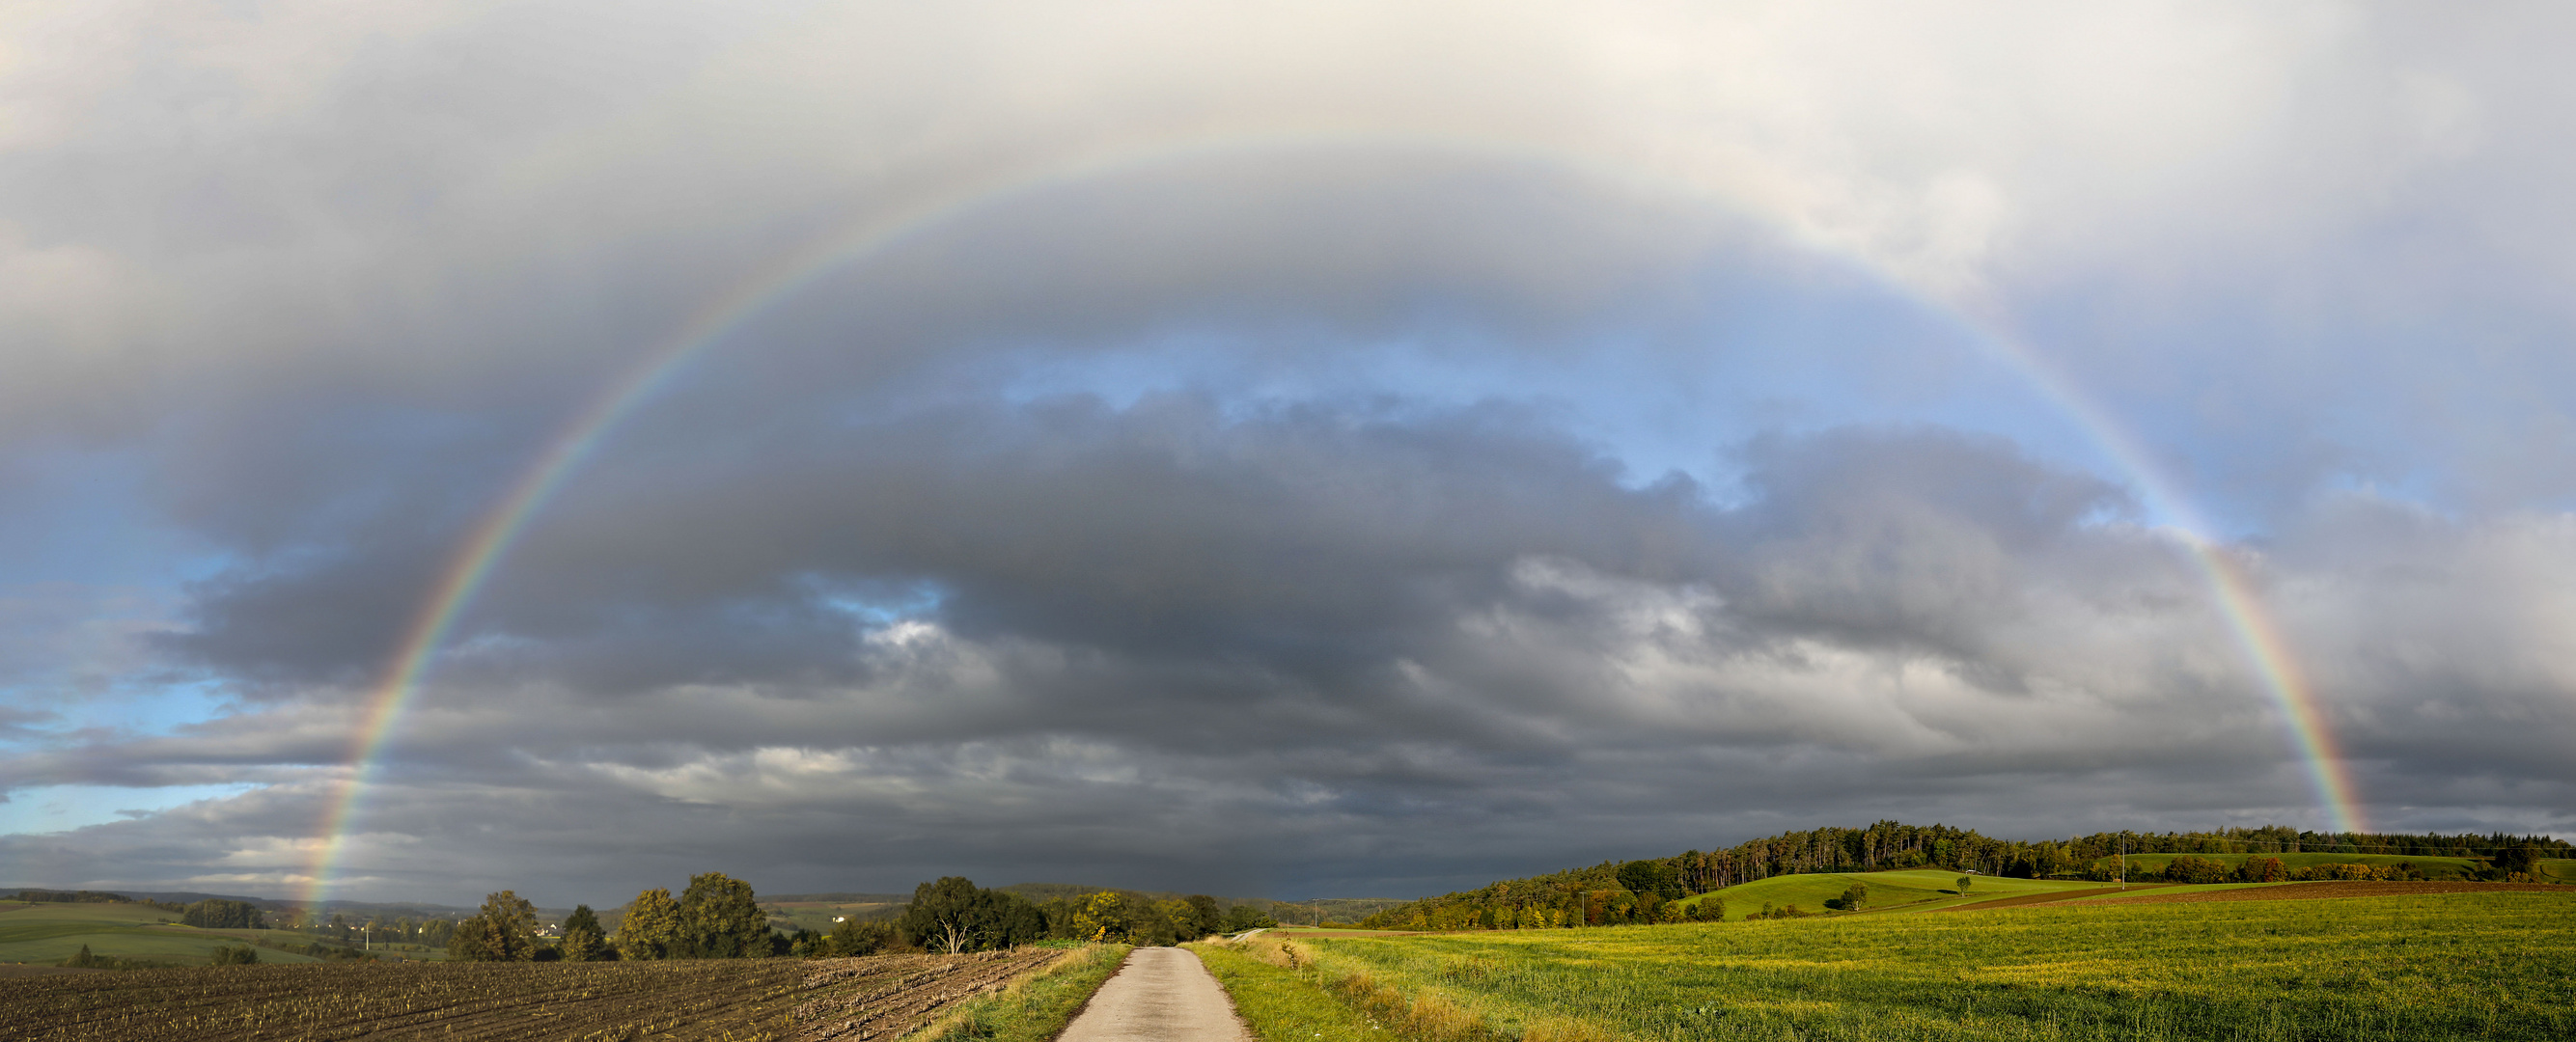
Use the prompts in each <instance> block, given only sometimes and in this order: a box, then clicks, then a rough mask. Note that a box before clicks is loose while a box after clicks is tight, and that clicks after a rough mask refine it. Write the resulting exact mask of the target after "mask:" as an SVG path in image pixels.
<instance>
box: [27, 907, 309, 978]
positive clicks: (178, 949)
mask: <svg viewBox="0 0 2576 1042" xmlns="http://www.w3.org/2000/svg"><path fill="white" fill-rule="evenodd" d="M177 919H178V914H177V913H175V912H171V911H169V910H167V909H163V908H158V907H154V906H152V905H144V904H128V903H107V902H84V903H78V904H74V903H66V902H52V901H46V902H35V903H30V902H26V901H0V962H27V963H39V964H48V965H50V964H53V963H58V962H61V961H63V960H64V959H66V958H69V957H71V956H72V954H73V953H75V952H78V951H80V950H81V948H82V946H84V945H86V946H88V948H89V950H90V953H91V954H93V955H98V956H102V957H107V958H117V959H135V960H143V961H149V962H158V963H168V964H172V965H203V964H205V963H208V962H210V961H212V960H213V958H214V952H215V949H217V948H223V947H230V946H234V945H238V944H242V943H244V942H250V943H253V944H257V943H258V942H260V941H261V940H264V939H266V940H272V941H275V942H277V943H287V942H285V941H283V940H281V939H280V931H276V930H248V929H237V930H236V929H226V930H200V929H197V928H195V927H192V926H181V925H178V923H177V922H176V920H177ZM308 940H309V938H303V937H300V936H299V937H295V938H294V939H293V943H298V944H301V943H304V942H306V941H308ZM259 957H260V961H262V962H281V963H296V962H318V961H320V960H318V959H315V958H313V957H311V956H307V955H301V954H295V953H291V952H285V951H277V950H272V949H268V948H262V949H260V952H259Z"/></svg>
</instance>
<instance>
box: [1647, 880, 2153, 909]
mask: <svg viewBox="0 0 2576 1042" xmlns="http://www.w3.org/2000/svg"><path fill="white" fill-rule="evenodd" d="M1959 878H1960V873H1958V872H1953V871H1950V870H1948V869H1931V868H1917V869H1906V870H1902V871H1896V872H1851V873H1820V874H1816V875H1793V876H1772V877H1771V878H1769V879H1757V880H1755V881H1753V882H1750V883H1738V884H1736V885H1734V886H1730V887H1727V888H1725V889H1723V890H1713V891H1710V892H1708V893H1705V894H1701V895H1698V896H1696V897H1686V898H1683V899H1682V901H1681V903H1682V904H1684V905H1696V904H1698V903H1699V902H1701V901H1704V900H1710V899H1716V900H1722V901H1725V902H1726V918H1727V921H1729V922H1741V921H1742V920H1743V919H1744V917H1746V916H1748V915H1752V914H1755V913H1757V912H1760V911H1762V905H1763V903H1764V902H1766V901H1767V902H1769V903H1770V904H1771V906H1772V907H1773V908H1785V907H1787V906H1789V905H1796V906H1798V908H1799V910H1801V911H1807V912H1823V911H1826V908H1825V901H1826V900H1827V899H1830V898H1836V897H1841V896H1842V893H1843V889H1844V888H1846V887H1849V886H1850V885H1852V884H1853V883H1862V884H1866V885H1867V886H1868V887H1869V900H1868V902H1867V903H1866V904H1864V905H1862V906H1861V907H1862V912H1863V914H1869V913H1878V912H1891V911H1918V912H1920V911H1930V910H1932V909H1935V908H1945V907H1949V906H1951V905H1962V904H1976V903H1980V902H1985V901H1992V900H1995V899H1998V898H2004V897H2020V896H2025V895H2030V894H2042V893H2059V892H2072V891H2089V890H2098V889H2100V888H2101V887H2102V885H2103V884H2101V883H2085V882H2068V881H2066V880H2059V879H2006V878H2003V877H2000V876H1971V877H1969V878H1971V879H1973V880H1975V882H1973V883H1970V884H1969V885H1968V889H1967V892H1966V893H1964V894H1963V893H1961V892H1960V891H1959ZM2137 889H2138V890H2140V891H2141V892H2143V891H2144V889H2145V888H2143V887H2141V888H2137Z"/></svg>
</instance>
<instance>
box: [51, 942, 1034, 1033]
mask: <svg viewBox="0 0 2576 1042" xmlns="http://www.w3.org/2000/svg"><path fill="white" fill-rule="evenodd" d="M1062 954H1063V953H1062V952H1056V951H1027V952H1013V953H1002V952H995V953H987V954H984V955H957V956H936V955H891V956H875V957H871V958H863V959H828V960H820V961H811V962H808V961H801V960H794V959H720V960H706V961H678V962H607V963H533V964H531V963H379V964H360V965H304V966H224V967H205V968H196V969H176V970H126V971H112V972H91V973H80V974H66V975H62V976H50V977H31V978H19V979H15V980H9V981H6V982H5V983H0V1024H6V1025H8V1031H7V1032H6V1033H7V1035H8V1037H9V1038H11V1039H25V1040H30V1042H38V1040H41V1042H92V1040H98V1042H105V1040H110V1039H114V1040H120V1042H124V1040H131V1042H164V1040H168V1042H178V1040H183V1039H184V1040H191V1042H194V1040H251V1039H280V1040H283V1039H295V1040H311V1042H327V1040H337V1039H361V1038H364V1039H431V1038H436V1039H442V1040H446V1039H463V1040H474V1039H484V1040H501V1039H525V1038H550V1039H567V1040H578V1042H624V1040H629V1039H655V1040H660V1039H670V1040H673V1042H687V1040H706V1042H716V1040H724V1042H775V1040H788V1039H794V1040H798V1042H803V1040H808V1039H812V1040H818V1042H819V1040H827V1039H853V1040H864V1039H873V1038H891V1037H893V1036H896V1035H900V1034H902V1033H904V1032H906V1031H909V1030H911V1029H912V1028H914V1027H917V1026H919V1025H920V1024H922V1023H924V1022H926V1021H928V1020H929V1019H930V1018H931V1017H933V1016H935V1015H936V1014H937V1013H938V1012H939V1011H940V1010H941V1009H943V1008H944V1007H946V1006H947V1005H948V1004H949V1003H952V1002H955V1001H957V1000H958V999H962V998H966V997H968V996H971V995H976V994H981V993H984V992H988V991H994V990H999V989H1000V988H1001V987H1002V986H1003V985H1004V984H1007V983H1009V982H1010V981H1011V980H1012V979H1014V978H1016V977H1019V976H1021V975H1023V974H1026V973H1028V972H1031V971H1033V970H1035V969H1038V968H1039V967H1042V966H1044V965H1046V964H1047V963H1049V962H1051V961H1053V960H1054V959H1055V958H1057V957H1059V956H1061V955H1062Z"/></svg>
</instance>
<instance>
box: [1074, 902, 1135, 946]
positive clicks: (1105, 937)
mask: <svg viewBox="0 0 2576 1042" xmlns="http://www.w3.org/2000/svg"><path fill="white" fill-rule="evenodd" d="M1073 936H1074V939H1076V940H1082V941H1093V942H1099V941H1123V940H1126V939H1127V898H1126V896H1125V895H1123V894H1120V893H1118V892H1117V891H1115V890H1103V891H1101V892H1099V893H1096V894H1093V895H1091V896H1090V897H1087V898H1084V899H1083V902H1082V905H1081V907H1079V908H1076V909H1074V911H1073Z"/></svg>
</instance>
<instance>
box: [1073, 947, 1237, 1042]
mask: <svg viewBox="0 0 2576 1042" xmlns="http://www.w3.org/2000/svg"><path fill="white" fill-rule="evenodd" d="M1057 1042H1252V1035H1251V1034H1250V1033H1249V1032H1246V1031H1245V1030H1243V1022H1242V1021H1241V1020H1237V1019H1235V1016H1234V1003H1233V1002H1232V1001H1231V1000H1229V999H1227V998H1226V997H1225V989H1224V988H1223V987H1220V986H1218V985H1217V982H1216V978H1215V977H1214V976H1212V975H1210V974H1209V973H1208V971H1207V967H1206V966H1205V965H1202V964H1201V963H1200V962H1199V957H1198V956H1197V955H1194V954H1191V953H1190V952H1188V951H1186V950H1184V949H1180V948H1138V949H1136V950H1135V951H1134V952H1132V953H1130V954H1129V955H1128V956H1127V961H1126V963H1125V964H1123V965H1121V966H1119V967H1118V975H1117V976H1115V977H1111V978H1109V983H1107V984H1103V985H1101V986H1100V991H1099V992H1098V993H1096V994H1094V995H1092V996H1091V1004H1090V1005H1089V1006H1085V1007H1083V1010H1082V1015H1081V1016H1078V1017H1075V1018H1073V1023H1072V1024H1071V1025H1069V1026H1067V1027H1066V1028H1065V1029H1064V1034H1063V1035H1062V1036H1059V1038H1058V1039H1057Z"/></svg>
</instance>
